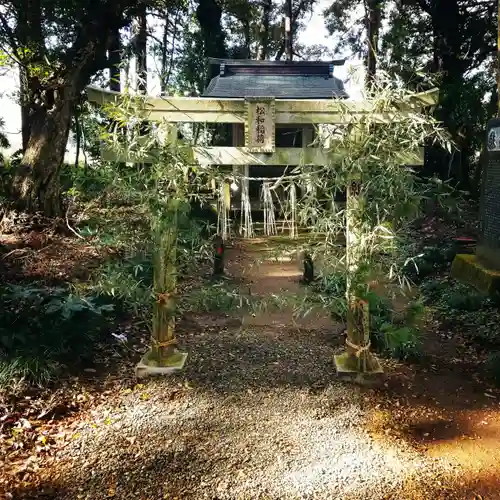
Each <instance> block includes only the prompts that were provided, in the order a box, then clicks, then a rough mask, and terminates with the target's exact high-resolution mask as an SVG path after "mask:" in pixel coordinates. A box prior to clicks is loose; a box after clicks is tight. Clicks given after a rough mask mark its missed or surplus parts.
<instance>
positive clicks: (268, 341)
mask: <svg viewBox="0 0 500 500" xmlns="http://www.w3.org/2000/svg"><path fill="white" fill-rule="evenodd" d="M231 252H232V253H231V262H230V265H229V271H230V272H233V273H234V274H235V275H238V276H242V277H243V279H244V284H243V285H242V286H248V287H249V289H250V292H251V293H252V294H253V295H260V296H262V295H266V296H272V295H273V294H278V293H283V291H285V292H286V293H290V294H296V295H300V293H302V288H301V287H300V285H299V284H298V279H299V278H300V270H299V269H298V266H297V264H296V263H295V262H293V261H288V262H287V261H282V262H272V261H269V260H268V261H262V252H261V251H255V250H252V249H234V250H232V251H231ZM339 331H340V326H339V325H335V324H333V323H332V322H331V320H330V318H329V317H328V315H327V314H325V313H324V312H323V311H317V312H316V314H314V315H313V316H310V317H308V318H307V319H305V320H301V321H295V320H293V318H292V311H291V310H281V311H276V312H269V311H268V312H262V313H261V314H256V315H255V316H247V317H245V318H243V320H242V318H240V317H239V316H238V315H237V314H233V315H229V317H221V316H213V315H211V316H209V315H192V316H191V317H190V318H187V319H186V320H184V321H183V322H181V323H180V325H179V337H180V338H182V339H183V343H184V347H185V349H187V350H188V352H189V355H190V357H189V361H188V364H187V367H186V370H185V371H184V372H182V373H181V374H178V375H176V376H174V377H171V378H160V379H156V380H154V379H153V380H149V381H147V382H146V383H145V384H139V385H133V384H132V385H131V386H130V387H128V388H124V389H123V390H122V391H121V392H115V393H114V394H112V395H110V396H109V397H107V398H106V399H105V400H104V401H103V402H102V403H99V404H95V405H93V407H92V408H91V409H89V411H86V412H83V413H80V414H78V415H77V416H75V417H72V418H68V419H67V421H66V422H65V425H64V430H62V431H61V432H60V436H59V437H58V438H57V439H59V443H60V446H59V450H58V452H57V453H56V454H55V455H54V456H52V457H49V458H47V459H46V460H45V461H44V462H43V463H42V464H39V466H40V467H41V468H40V469H39V470H38V472H37V476H36V477H37V482H33V481H32V482H31V483H30V486H29V488H26V489H25V490H24V492H21V491H17V492H14V493H13V496H12V497H11V498H23V496H24V498H37V499H39V498H51V499H61V500H70V499H71V500H75V499H89V500H90V499H92V500H94V499H105V498H115V499H137V500H147V499H149V500H160V499H166V498H170V499H173V498H178V499H204V498H207V499H221V500H222V499H253V498H256V499H257V498H262V499H264V498H266V499H299V498H311V499H313V498H315V499H325V500H327V499H328V500H330V499H339V500H340V499H341V500H344V499H346V500H347V499H359V500H361V499H363V500H364V499H367V500H369V499H374V500H375V499H376V500H379V499H383V498H393V499H398V500H399V499H409V500H410V499H422V500H423V499H429V498H433V499H438V498H442V499H453V498H456V499H473V498H476V499H479V498H481V497H479V496H477V495H482V498H485V499H486V498H487V499H495V498H500V493H499V492H500V484H499V483H498V481H499V479H498V478H500V471H499V468H500V451H499V447H498V443H500V435H499V432H500V427H499V422H500V419H499V415H498V409H499V408H498V401H500V399H498V394H497V393H494V392H493V391H491V390H489V389H487V388H485V387H484V386H483V385H481V384H480V383H479V382H478V381H475V380H474V378H473V377H472V376H471V374H470V373H468V372H467V371H465V370H463V371H462V372H461V370H462V369H463V366H462V365H460V363H458V364H456V365H453V366H451V367H450V366H444V365H439V364H438V363H437V362H436V364H435V365H434V366H433V365H432V364H430V365H428V366H427V365H424V366H421V365H415V366H409V365H403V364H397V363H386V375H385V378H384V379H383V380H382V382H381V387H380V388H378V389H368V388H360V387H356V386H353V385H349V384H346V383H344V382H342V381H340V380H339V379H338V378H337V376H336V374H335V368H334V364H333V355H334V354H335V353H336V352H338V350H339V349H340V348H341V345H342V342H343V339H342V337H341V335H340V334H339ZM485 393H487V394H488V396H487V395H485ZM44 495H45V496H44Z"/></svg>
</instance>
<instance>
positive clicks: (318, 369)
mask: <svg viewBox="0 0 500 500" xmlns="http://www.w3.org/2000/svg"><path fill="white" fill-rule="evenodd" d="M181 328H182V325H181ZM185 328H186V325H185V326H184V329H185ZM195 328H196V327H194V328H193V326H192V325H189V331H181V332H180V333H179V338H180V339H182V348H183V349H185V350H187V351H188V353H189V358H188V362H187V365H186V368H185V370H184V372H183V373H182V374H180V375H178V376H176V377H175V378H176V379H177V380H185V379H187V380H189V382H190V383H191V384H193V385H195V386H196V387H199V388H200V389H203V388H205V389H207V390H209V391H215V392H222V393H225V392H231V393H234V392H238V391H246V390H248V389H256V388H262V389H269V388H274V387H280V386H296V387H304V388H306V387H315V386H318V385H319V386H323V385H326V384H329V383H331V382H332V381H334V380H337V375H336V371H335V365H334V360H333V356H334V354H335V353H336V352H337V350H338V348H339V347H340V346H341V345H342V342H343V338H342V337H341V336H337V338H333V334H332V333H331V332H328V331H322V330H301V331H300V332H299V331H297V330H296V329H293V328H290V329H287V328H282V327H278V328H277V327H252V326H247V327H244V328H241V327H239V328H235V327H234V326H231V327H225V326H224V325H220V326H219V327H212V328H210V329H208V330H203V327H202V326H199V325H198V329H199V331H193V330H194V329H195Z"/></svg>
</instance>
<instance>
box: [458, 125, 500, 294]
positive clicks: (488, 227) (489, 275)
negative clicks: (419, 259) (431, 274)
mask: <svg viewBox="0 0 500 500" xmlns="http://www.w3.org/2000/svg"><path fill="white" fill-rule="evenodd" d="M482 156H483V159H482V169H483V175H482V182H481V197H480V214H479V222H480V233H479V241H478V244H477V248H476V254H475V255H470V254H459V255H457V256H456V257H455V260H454V261H453V265H452V267H451V273H452V276H453V277H455V278H456V279H457V280H458V281H462V282H464V283H468V284H470V285H472V286H474V287H475V288H477V289H478V290H479V291H480V292H483V293H486V294H488V295H496V294H498V293H499V292H500V119H499V118H495V119H494V120H491V121H490V122H488V126H487V132H486V144H485V147H484V151H483V155H482Z"/></svg>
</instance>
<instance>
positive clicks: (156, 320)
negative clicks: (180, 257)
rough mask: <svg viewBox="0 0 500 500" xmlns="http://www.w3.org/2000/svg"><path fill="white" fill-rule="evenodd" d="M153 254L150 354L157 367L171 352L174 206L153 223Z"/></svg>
mask: <svg viewBox="0 0 500 500" xmlns="http://www.w3.org/2000/svg"><path fill="white" fill-rule="evenodd" d="M154 232H155V243H156V245H155V254H154V276H153V279H154V289H153V290H154V295H155V303H154V306H153V355H154V357H155V358H156V359H157V360H158V363H159V365H160V366H163V365H165V364H168V363H171V362H172V356H173V355H174V354H175V345H176V342H175V310H176V296H175V295H176V291H177V265H176V261H177V209H176V207H173V209H171V211H170V213H169V214H168V217H167V219H166V221H165V222H161V223H160V222H159V221H158V222H157V223H156V224H155V227H154Z"/></svg>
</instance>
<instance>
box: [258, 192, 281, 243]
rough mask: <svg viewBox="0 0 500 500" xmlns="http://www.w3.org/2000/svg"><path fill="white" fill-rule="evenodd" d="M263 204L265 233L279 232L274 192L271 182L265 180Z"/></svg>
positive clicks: (269, 234)
mask: <svg viewBox="0 0 500 500" xmlns="http://www.w3.org/2000/svg"><path fill="white" fill-rule="evenodd" d="M261 197H262V205H263V208H264V234H265V235H266V236H271V235H273V234H276V233H277V230H276V219H275V209H274V202H273V194H272V191H271V183H270V182H264V183H263V184H262V195H261Z"/></svg>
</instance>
